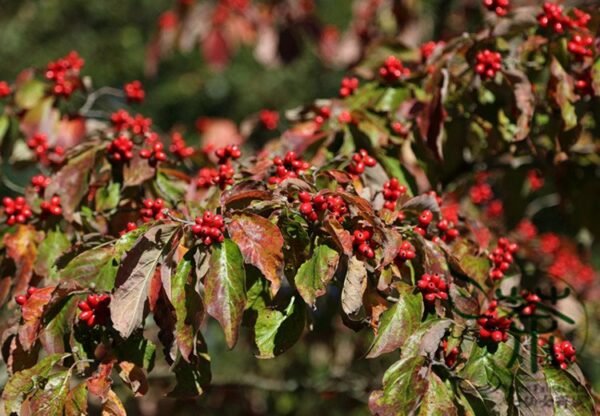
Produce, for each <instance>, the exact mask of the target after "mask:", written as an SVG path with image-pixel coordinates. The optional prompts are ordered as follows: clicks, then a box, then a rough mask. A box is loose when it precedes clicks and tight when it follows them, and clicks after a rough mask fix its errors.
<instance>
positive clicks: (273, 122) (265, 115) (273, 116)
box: [258, 110, 279, 130]
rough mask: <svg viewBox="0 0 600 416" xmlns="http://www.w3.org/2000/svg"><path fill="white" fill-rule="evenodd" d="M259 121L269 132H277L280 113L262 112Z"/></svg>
mask: <svg viewBox="0 0 600 416" xmlns="http://www.w3.org/2000/svg"><path fill="white" fill-rule="evenodd" d="M258 119H259V120H260V123H261V124H262V126H263V127H264V128H265V129H267V130H275V129H276V128H277V125H278V124H279V113H278V112H277V111H273V110H261V112H260V113H259V115H258Z"/></svg>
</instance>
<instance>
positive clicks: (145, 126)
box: [129, 114, 152, 135]
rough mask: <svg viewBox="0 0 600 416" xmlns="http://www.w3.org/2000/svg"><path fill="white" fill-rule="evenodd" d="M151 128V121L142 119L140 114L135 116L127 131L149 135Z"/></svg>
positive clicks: (145, 118)
mask: <svg viewBox="0 0 600 416" xmlns="http://www.w3.org/2000/svg"><path fill="white" fill-rule="evenodd" d="M151 127H152V119H151V118H149V117H144V116H142V115H141V114H136V115H135V117H133V119H131V121H130V123H129V130H130V131H131V133H133V134H137V135H144V134H147V133H150V128H151Z"/></svg>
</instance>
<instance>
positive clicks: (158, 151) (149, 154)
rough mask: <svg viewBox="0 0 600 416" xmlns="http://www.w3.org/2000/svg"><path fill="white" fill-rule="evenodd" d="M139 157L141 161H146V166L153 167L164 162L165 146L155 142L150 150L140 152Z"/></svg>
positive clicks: (165, 158)
mask: <svg viewBox="0 0 600 416" xmlns="http://www.w3.org/2000/svg"><path fill="white" fill-rule="evenodd" d="M140 157H141V158H142V159H147V160H148V164H149V165H150V166H152V167H155V166H156V165H157V164H158V163H159V162H165V161H166V160H167V154H166V153H165V145H164V144H162V143H161V142H155V143H153V144H152V146H151V147H150V148H145V149H142V150H140Z"/></svg>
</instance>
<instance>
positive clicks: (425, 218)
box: [414, 209, 433, 237]
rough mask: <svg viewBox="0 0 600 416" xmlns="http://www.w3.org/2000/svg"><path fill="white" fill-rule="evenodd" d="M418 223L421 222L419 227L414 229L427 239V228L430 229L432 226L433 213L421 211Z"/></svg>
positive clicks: (426, 210)
mask: <svg viewBox="0 0 600 416" xmlns="http://www.w3.org/2000/svg"><path fill="white" fill-rule="evenodd" d="M417 221H418V222H419V225H417V226H415V227H414V231H415V232H416V233H417V234H420V235H422V236H423V237H425V236H426V235H427V228H428V227H429V224H431V222H432V221H433V212H431V211H430V210H428V209H425V210H423V211H421V213H420V214H419V217H418V218H417Z"/></svg>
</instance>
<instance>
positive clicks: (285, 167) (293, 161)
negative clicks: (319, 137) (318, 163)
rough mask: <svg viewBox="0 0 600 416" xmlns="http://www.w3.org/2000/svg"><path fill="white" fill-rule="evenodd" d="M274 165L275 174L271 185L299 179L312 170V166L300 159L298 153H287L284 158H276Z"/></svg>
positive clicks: (270, 180) (271, 179) (270, 181)
mask: <svg viewBox="0 0 600 416" xmlns="http://www.w3.org/2000/svg"><path fill="white" fill-rule="evenodd" d="M273 165H274V166H275V173H274V175H272V176H271V177H270V178H269V183H270V184H278V183H281V182H282V181H284V180H285V179H288V178H297V177H298V176H299V175H302V174H303V173H304V172H305V171H307V170H308V169H309V168H310V164H309V163H308V162H305V161H304V160H302V159H301V158H300V157H298V155H297V154H296V152H287V153H286V155H285V156H284V157H283V158H281V157H279V156H275V157H274V158H273Z"/></svg>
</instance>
